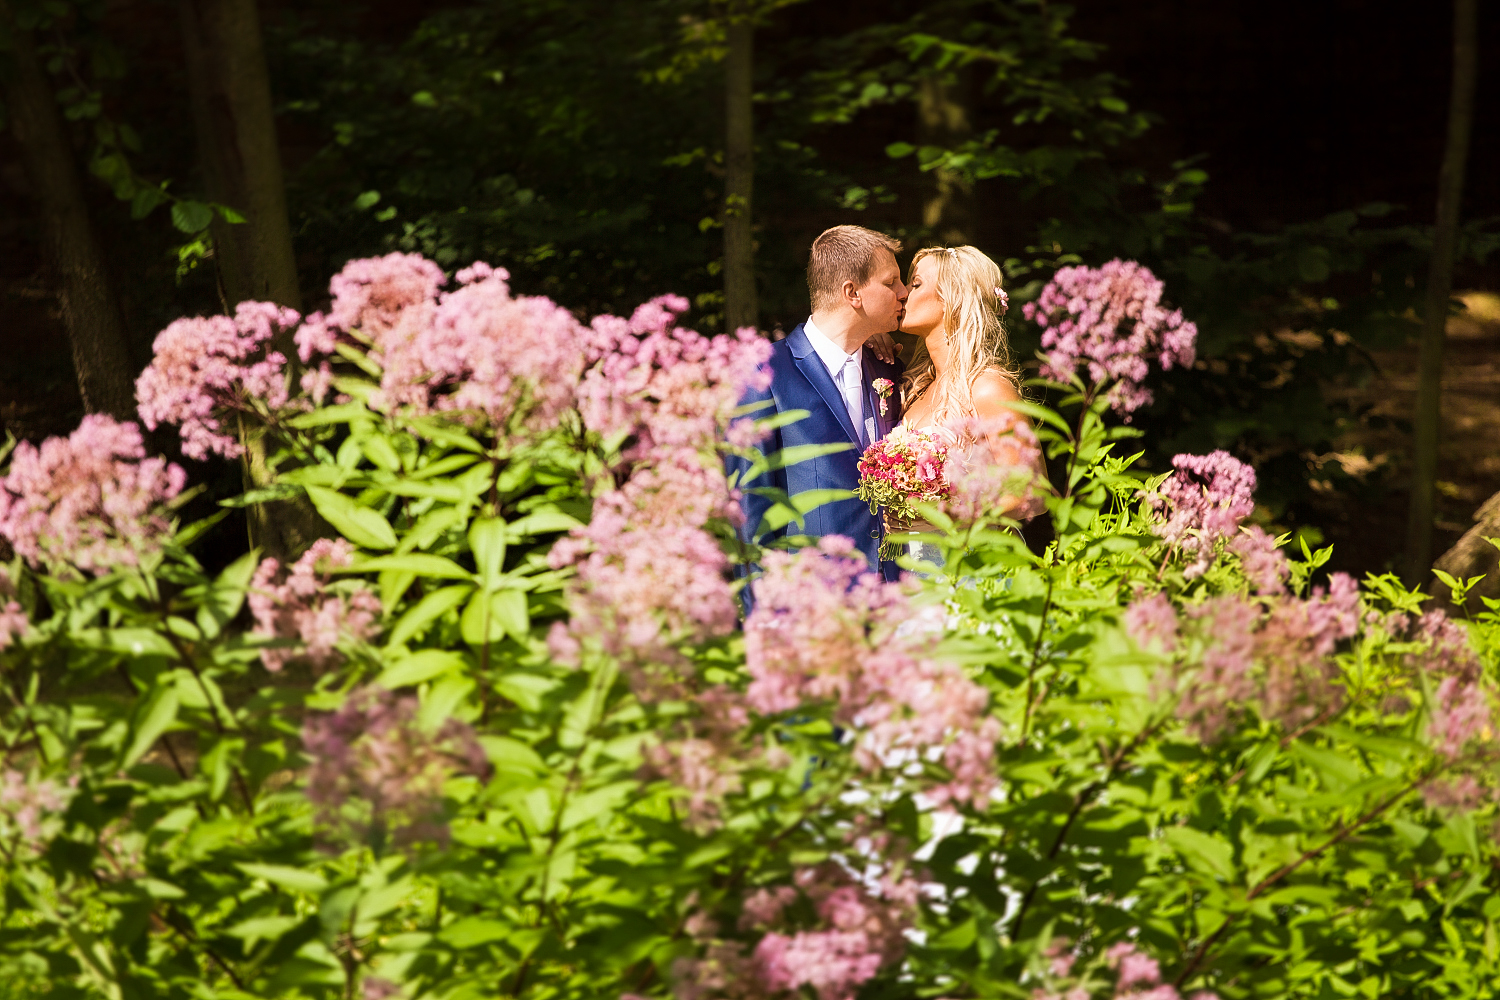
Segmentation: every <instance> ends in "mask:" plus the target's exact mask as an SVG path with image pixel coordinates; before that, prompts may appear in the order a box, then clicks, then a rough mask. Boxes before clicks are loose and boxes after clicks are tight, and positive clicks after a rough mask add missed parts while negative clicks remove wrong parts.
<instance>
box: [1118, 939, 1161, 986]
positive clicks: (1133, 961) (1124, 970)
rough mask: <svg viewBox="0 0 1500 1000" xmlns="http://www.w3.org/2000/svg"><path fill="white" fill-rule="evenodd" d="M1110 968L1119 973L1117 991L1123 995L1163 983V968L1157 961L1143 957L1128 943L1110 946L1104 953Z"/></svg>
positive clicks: (1122, 942)
mask: <svg viewBox="0 0 1500 1000" xmlns="http://www.w3.org/2000/svg"><path fill="white" fill-rule="evenodd" d="M1104 959H1105V961H1106V962H1108V963H1109V967H1110V968H1112V969H1115V970H1116V971H1117V973H1118V976H1117V978H1116V979H1115V990H1116V991H1117V992H1119V993H1123V992H1125V991H1126V990H1129V989H1131V988H1132V987H1136V986H1155V985H1156V984H1157V983H1160V982H1161V966H1160V965H1158V964H1157V962H1156V959H1154V958H1151V957H1150V956H1148V955H1143V954H1141V952H1140V951H1139V950H1137V948H1136V946H1135V945H1134V944H1132V943H1130V942H1128V941H1121V942H1120V943H1119V944H1116V945H1112V946H1110V949H1109V950H1108V951H1106V952H1105V953H1104Z"/></svg>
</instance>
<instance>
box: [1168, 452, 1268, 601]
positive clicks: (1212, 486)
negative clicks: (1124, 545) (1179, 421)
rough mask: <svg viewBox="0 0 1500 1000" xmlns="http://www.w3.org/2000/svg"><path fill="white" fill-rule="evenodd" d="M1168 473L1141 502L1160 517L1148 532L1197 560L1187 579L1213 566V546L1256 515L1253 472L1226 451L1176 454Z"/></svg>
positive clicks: (1187, 572) (1190, 567)
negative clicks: (1253, 497) (1204, 453)
mask: <svg viewBox="0 0 1500 1000" xmlns="http://www.w3.org/2000/svg"><path fill="white" fill-rule="evenodd" d="M1172 468H1173V469H1175V470H1176V471H1175V472H1173V473H1172V474H1171V475H1170V476H1168V477H1167V478H1166V479H1165V480H1163V481H1162V483H1161V485H1160V486H1158V487H1157V488H1156V490H1155V492H1153V493H1151V494H1150V495H1148V496H1147V497H1146V501H1147V505H1148V506H1149V508H1150V509H1151V510H1152V511H1153V512H1155V513H1156V514H1157V515H1158V516H1159V517H1164V518H1165V520H1163V521H1157V522H1156V523H1154V524H1153V525H1152V526H1151V528H1152V530H1153V531H1155V532H1156V534H1158V535H1159V536H1161V537H1162V538H1163V539H1164V540H1165V541H1166V543H1167V544H1168V545H1170V546H1171V547H1172V548H1174V549H1178V550H1180V551H1183V552H1187V553H1191V554H1193V555H1195V556H1196V558H1195V559H1194V561H1193V562H1192V563H1191V564H1190V565H1189V566H1188V567H1187V570H1186V575H1187V577H1188V579H1192V578H1193V577H1195V576H1201V575H1202V574H1203V572H1204V571H1205V570H1207V569H1208V567H1209V566H1210V565H1211V564H1212V563H1213V560H1214V545H1215V543H1216V542H1217V541H1218V540H1219V539H1220V538H1228V537H1230V536H1232V535H1233V534H1234V533H1235V531H1236V530H1238V529H1239V526H1240V522H1241V521H1243V520H1244V519H1245V518H1247V517H1249V516H1250V514H1251V512H1252V511H1254V510H1255V501H1254V500H1253V499H1252V498H1251V494H1253V493H1254V492H1255V470H1254V469H1252V468H1251V467H1250V466H1248V465H1246V464H1245V463H1244V462H1241V461H1240V460H1239V459H1237V458H1235V457H1234V456H1233V455H1231V454H1229V452H1227V451H1213V452H1210V453H1208V454H1207V455H1177V456H1175V457H1174V458H1173V459H1172Z"/></svg>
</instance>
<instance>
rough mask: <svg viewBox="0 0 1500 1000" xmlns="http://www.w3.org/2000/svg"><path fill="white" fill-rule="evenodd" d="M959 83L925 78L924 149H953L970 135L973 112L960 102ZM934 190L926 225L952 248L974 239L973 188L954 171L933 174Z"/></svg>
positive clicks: (921, 109) (920, 102) (920, 131)
mask: <svg viewBox="0 0 1500 1000" xmlns="http://www.w3.org/2000/svg"><path fill="white" fill-rule="evenodd" d="M958 88H959V84H957V83H955V82H953V81H950V80H945V79H944V78H942V77H940V76H928V77H924V78H923V79H922V83H921V87H920V89H919V90H918V91H917V139H918V142H919V144H920V145H923V146H938V147H940V148H942V149H951V148H953V147H954V146H956V145H958V144H959V143H961V142H962V141H963V140H964V139H966V138H968V136H969V131H970V129H969V113H968V111H967V110H966V109H965V107H964V105H963V103H962V102H961V101H960V100H959V99H958V93H957V92H958ZM931 175H932V181H933V189H932V192H931V193H930V194H929V195H928V196H927V199H926V200H925V201H924V202H923V203H922V224H923V225H924V226H926V227H927V228H928V229H929V230H931V231H932V233H933V235H934V236H936V237H937V238H938V239H940V240H942V241H944V242H945V243H947V244H949V245H950V246H962V245H963V244H966V243H969V242H971V241H972V239H973V231H972V230H973V214H974V207H973V187H972V185H971V184H970V183H969V182H968V181H967V180H965V179H964V178H963V177H962V176H960V175H959V174H958V173H956V172H955V171H952V170H944V169H942V168H938V169H936V170H933V171H931Z"/></svg>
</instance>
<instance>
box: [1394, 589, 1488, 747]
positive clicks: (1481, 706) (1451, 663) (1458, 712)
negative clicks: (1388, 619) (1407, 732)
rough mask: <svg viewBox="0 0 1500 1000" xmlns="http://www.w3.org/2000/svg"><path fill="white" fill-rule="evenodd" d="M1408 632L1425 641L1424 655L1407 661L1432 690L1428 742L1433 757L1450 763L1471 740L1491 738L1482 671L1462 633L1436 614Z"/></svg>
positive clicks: (1463, 631) (1460, 628)
mask: <svg viewBox="0 0 1500 1000" xmlns="http://www.w3.org/2000/svg"><path fill="white" fill-rule="evenodd" d="M1414 632H1415V634H1414V635H1413V638H1415V639H1420V640H1425V641H1426V643H1427V651H1426V652H1425V653H1424V654H1421V655H1420V656H1414V657H1412V658H1411V660H1412V661H1413V662H1414V664H1417V665H1420V669H1421V670H1422V671H1423V672H1425V673H1426V674H1427V676H1428V677H1429V678H1430V679H1431V680H1432V681H1433V682H1434V685H1435V690H1434V691H1433V704H1432V705H1430V706H1429V710H1428V711H1429V722H1428V725H1427V733H1428V737H1429V738H1430V739H1431V740H1432V742H1433V746H1434V749H1436V750H1437V752H1438V753H1440V754H1442V755H1443V756H1444V757H1446V758H1448V759H1449V760H1456V759H1457V758H1458V757H1459V756H1460V755H1462V753H1463V751H1464V749H1465V748H1466V747H1467V746H1468V745H1469V744H1470V743H1471V742H1473V741H1474V740H1476V739H1481V738H1483V739H1490V738H1491V737H1492V736H1493V726H1494V721H1493V719H1492V717H1491V711H1490V699H1489V694H1488V692H1487V691H1486V690H1485V687H1484V684H1483V666H1482V665H1481V664H1480V662H1479V657H1478V656H1476V655H1475V653H1474V649H1473V647H1472V646H1470V644H1469V634H1468V632H1467V630H1466V629H1465V628H1464V626H1463V625H1461V624H1460V623H1458V622H1456V621H1453V620H1452V619H1451V618H1449V617H1448V616H1447V615H1446V614H1444V613H1443V612H1442V611H1438V610H1433V611H1429V612H1427V613H1426V614H1425V615H1423V616H1422V617H1421V618H1420V619H1419V620H1418V621H1417V623H1416V628H1415V630H1414Z"/></svg>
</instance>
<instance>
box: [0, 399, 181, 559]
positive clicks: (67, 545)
mask: <svg viewBox="0 0 1500 1000" xmlns="http://www.w3.org/2000/svg"><path fill="white" fill-rule="evenodd" d="M145 454H146V449H145V445H144V443H143V442H142V440H141V431H140V428H139V427H137V426H136V425H135V424H133V423H125V424H122V423H116V422H115V420H114V419H113V418H111V417H108V416H104V415H102V414H90V415H88V416H86V417H84V418H83V421H82V422H81V423H80V424H79V425H78V429H77V430H75V431H74V432H73V433H72V434H70V435H68V437H66V438H60V437H52V438H48V439H47V440H46V441H43V442H42V445H41V447H40V448H37V447H35V446H33V445H32V444H30V443H29V442H24V441H23V442H22V443H20V444H18V445H17V446H16V450H15V453H14V455H13V457H12V458H11V463H10V471H9V473H8V474H7V475H6V476H5V477H4V479H3V480H0V536H4V538H5V539H6V540H7V541H9V542H10V544H11V545H12V546H13V547H14V548H15V550H16V552H17V554H19V555H21V556H23V557H24V558H25V559H26V560H27V561H29V562H30V563H31V564H32V565H40V564H46V565H48V566H50V567H51V568H52V569H53V571H54V572H58V573H61V574H64V575H72V574H73V573H74V572H75V571H77V570H81V571H83V572H92V573H94V574H95V575H101V576H102V575H103V574H105V573H108V572H110V571H111V570H113V569H115V568H117V567H121V566H136V565H138V564H139V563H140V561H141V559H142V558H143V557H145V556H147V555H149V554H154V553H156V552H158V551H160V550H161V547H162V544H163V543H164V541H165V539H166V538H167V536H168V535H169V534H170V533H171V530H172V526H171V524H170V523H169V522H168V520H167V514H166V510H165V505H166V504H167V502H168V501H170V500H171V499H172V498H173V497H175V496H177V494H179V493H181V492H182V487H183V485H184V483H186V481H187V475H186V473H184V472H183V471H182V469H181V468H179V467H178V466H176V465H172V464H169V463H168V462H166V461H165V460H164V459H160V458H146V457H145Z"/></svg>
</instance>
